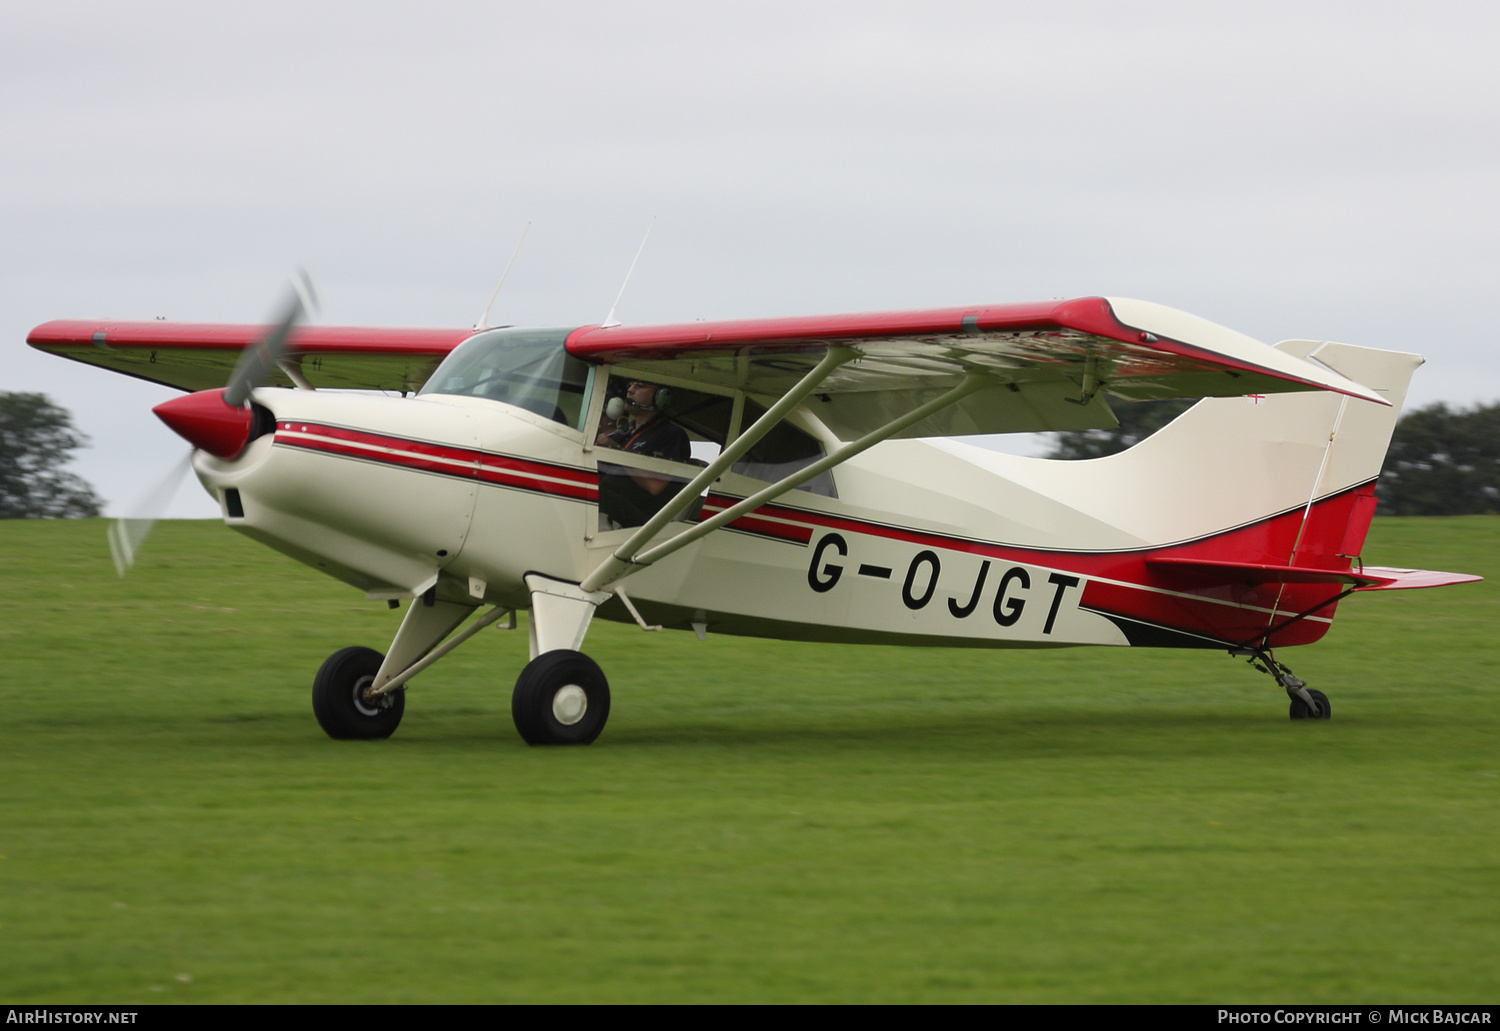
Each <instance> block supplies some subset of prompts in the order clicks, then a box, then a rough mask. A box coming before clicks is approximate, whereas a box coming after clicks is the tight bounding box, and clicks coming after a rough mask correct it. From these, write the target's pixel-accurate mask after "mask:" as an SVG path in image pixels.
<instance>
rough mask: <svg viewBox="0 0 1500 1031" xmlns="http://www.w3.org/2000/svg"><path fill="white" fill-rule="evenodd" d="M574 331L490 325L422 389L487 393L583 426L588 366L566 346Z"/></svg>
mask: <svg viewBox="0 0 1500 1031" xmlns="http://www.w3.org/2000/svg"><path fill="white" fill-rule="evenodd" d="M571 332H572V330H571V329H491V330H488V331H486V332H484V333H479V334H477V335H475V336H472V337H470V338H469V339H467V340H465V341H464V342H463V343H462V344H459V345H458V347H456V348H454V350H453V353H451V354H450V355H448V357H447V358H445V359H443V363H442V364H441V365H439V366H438V367H437V371H436V372H434V373H433V374H432V376H431V377H430V378H429V379H428V380H427V382H426V383H425V384H423V385H422V389H421V390H419V391H417V395H418V396H419V397H421V396H425V395H431V394H458V395H460V396H464V397H487V398H490V399H491V400H494V401H503V402H505V403H506V404H510V405H515V406H516V407H518V408H524V409H526V410H527V411H528V412H535V413H536V414H537V415H540V416H541V417H542V418H544V419H551V420H552V421H553V422H558V423H562V424H563V425H564V426H572V427H574V428H582V422H583V399H584V391H585V388H586V387H587V385H588V379H589V367H588V365H586V364H585V363H584V362H581V361H579V360H578V359H577V358H574V357H573V356H572V355H570V354H568V352H567V350H566V348H565V347H564V346H563V345H564V342H565V341H566V340H567V339H568V334H569V333H571Z"/></svg>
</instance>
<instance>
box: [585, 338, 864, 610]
mask: <svg viewBox="0 0 1500 1031" xmlns="http://www.w3.org/2000/svg"><path fill="white" fill-rule="evenodd" d="M858 357H859V352H857V351H852V350H850V349H849V348H847V347H830V348H829V349H828V353H827V354H825V355H824V356H823V359H822V361H820V362H818V364H817V365H815V366H813V367H812V368H811V369H809V370H808V372H807V375H805V376H803V377H802V379H801V380H800V381H799V382H798V383H797V385H796V386H795V387H793V388H792V389H791V390H788V391H787V392H786V393H785V394H783V395H782V396H781V399H780V400H779V401H777V402H776V403H775V404H774V405H772V406H771V407H770V409H768V410H767V411H766V414H765V415H762V416H761V417H760V418H759V419H757V420H755V424H754V425H753V426H751V427H750V428H749V429H748V430H745V431H744V432H743V433H741V434H740V435H739V436H738V437H736V438H734V440H733V442H731V443H730V445H729V446H728V447H726V448H725V449H724V450H723V451H721V452H719V456H718V457H717V458H715V459H714V460H713V461H712V462H710V463H708V467H707V468H705V469H704V470H703V471H702V472H700V473H699V474H698V475H697V476H694V477H693V479H692V481H691V482H690V483H688V485H687V486H686V487H683V488H682V490H680V491H678V492H677V496H676V497H674V498H673V499H672V500H671V501H669V502H667V504H666V505H664V506H663V507H662V509H661V510H660V511H659V512H657V513H656V514H655V515H654V516H652V517H651V518H650V519H649V520H647V521H646V525H645V526H642V527H641V528H640V529H639V530H637V531H635V533H633V534H631V535H630V538H629V539H628V540H627V541H625V543H623V544H621V545H620V546H619V547H618V548H616V549H615V550H614V552H613V553H612V554H611V555H610V556H609V557H608V558H607V559H605V560H604V561H603V562H601V563H599V566H598V568H597V569H595V570H594V571H593V572H592V573H590V574H589V575H588V576H587V577H586V578H585V579H584V581H583V582H582V583H581V584H579V585H578V586H579V587H581V588H582V589H583V590H585V591H597V590H600V589H602V587H603V586H604V585H605V584H610V583H614V582H615V581H616V580H619V579H621V578H622V577H624V576H627V575H628V574H629V573H631V572H634V570H632V569H631V568H630V567H631V566H632V565H636V563H634V562H632V561H631V558H630V556H632V555H634V554H635V553H636V551H637V550H639V549H640V548H642V547H644V546H645V545H647V544H649V543H650V542H651V541H652V540H653V539H654V538H655V537H656V536H657V534H659V533H661V531H662V530H663V529H665V528H666V526H667V525H668V524H669V523H671V521H672V520H673V519H676V518H677V516H679V515H680V514H681V513H683V512H684V511H686V510H687V507H688V506H689V505H691V504H692V503H693V502H694V501H696V500H697V499H698V496H699V495H700V494H702V493H703V491H704V490H705V489H706V488H707V487H708V485H709V484H711V483H713V482H714V481H715V480H717V479H718V478H719V477H720V476H722V475H723V474H724V471H725V470H727V469H728V468H729V467H730V466H732V465H733V464H734V463H735V462H738V461H739V460H740V458H741V456H743V455H744V453H745V452H746V451H749V450H750V449H751V448H752V447H754V446H755V445H756V444H757V443H758V442H759V441H760V439H761V438H762V437H764V436H765V435H766V434H767V433H770V432H771V430H773V429H774V428H775V427H776V424H777V423H779V422H781V420H782V419H784V418H786V416H787V413H788V412H790V411H791V410H792V409H793V408H795V407H797V405H799V404H801V403H802V402H803V401H804V400H806V399H807V397H808V395H809V394H811V393H812V392H813V391H814V390H817V389H818V385H819V384H821V383H822V382H823V381H824V380H825V379H827V378H828V376H829V375H830V374H831V373H832V372H833V370H835V369H837V368H838V367H839V366H840V365H843V364H845V363H846V362H851V361H853V360H854V359H855V358H858Z"/></svg>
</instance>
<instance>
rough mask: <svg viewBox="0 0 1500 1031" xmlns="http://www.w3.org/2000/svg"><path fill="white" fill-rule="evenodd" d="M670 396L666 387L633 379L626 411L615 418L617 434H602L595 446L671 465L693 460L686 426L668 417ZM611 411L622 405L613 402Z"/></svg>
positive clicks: (628, 388) (627, 388) (627, 395)
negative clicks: (667, 404)
mask: <svg viewBox="0 0 1500 1031" xmlns="http://www.w3.org/2000/svg"><path fill="white" fill-rule="evenodd" d="M666 395H667V390H666V388H664V387H662V386H659V385H657V384H655V383H645V382H642V381H641V380H631V381H630V383H629V384H627V385H626V387H625V397H624V402H625V405H624V408H625V410H624V411H623V412H622V413H620V414H619V415H617V416H616V417H615V418H616V428H615V430H614V432H612V433H602V432H601V433H600V434H599V436H598V438H597V439H596V440H595V443H596V444H598V445H599V446H600V447H611V448H617V449H619V450H621V451H634V452H635V453H636V454H639V455H650V456H651V457H653V458H665V459H667V460H668V461H670V462H686V461H687V460H688V459H689V458H690V457H692V448H691V447H690V446H689V444H688V437H687V434H686V433H685V432H683V429H682V427H681V426H678V425H677V424H676V423H674V422H671V421H670V420H669V419H668V418H667V414H666V412H665V411H664V409H665V408H666V403H665V401H666ZM610 408H618V406H616V405H615V404H614V403H613V402H611V404H610ZM610 414H614V413H613V412H611V413H610ZM652 493H656V492H655V491H653V492H652Z"/></svg>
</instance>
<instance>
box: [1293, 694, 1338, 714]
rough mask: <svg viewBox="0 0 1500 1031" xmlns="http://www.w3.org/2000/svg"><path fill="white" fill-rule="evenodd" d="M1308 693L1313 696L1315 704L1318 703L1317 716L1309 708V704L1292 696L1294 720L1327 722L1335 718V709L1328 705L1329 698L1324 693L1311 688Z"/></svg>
mask: <svg viewBox="0 0 1500 1031" xmlns="http://www.w3.org/2000/svg"><path fill="white" fill-rule="evenodd" d="M1307 693H1308V694H1310V695H1312V698H1313V701H1315V702H1317V703H1318V713H1317V715H1313V711H1312V710H1311V709H1309V708H1308V707H1307V703H1306V702H1304V701H1303V700H1302V699H1300V698H1298V697H1297V696H1296V695H1292V712H1291V716H1292V719H1294V720H1326V719H1330V718H1332V716H1333V709H1332V707H1331V706H1329V704H1328V696H1327V695H1326V694H1324V693H1323V692H1322V691H1317V690H1314V689H1313V688H1311V687H1309V688H1308V689H1307Z"/></svg>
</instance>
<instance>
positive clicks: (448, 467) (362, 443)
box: [276, 421, 599, 501]
mask: <svg viewBox="0 0 1500 1031" xmlns="http://www.w3.org/2000/svg"><path fill="white" fill-rule="evenodd" d="M276 443H277V444H280V445H283V446H286V447H295V448H301V449H303V450H307V451H319V452H322V453H324V454H333V455H342V456H346V457H349V458H360V459H365V460H367V461H373V462H381V463H383V464H386V465H396V466H400V467H402V468H405V469H417V470H421V471H423V472H432V473H438V474H441V475H444V476H458V477H463V478H472V479H477V480H482V481H483V482H485V483H494V484H498V485H501V486H506V487H518V488H521V489H523V490H531V491H535V492H537V493H541V494H553V495H558V496H561V497H566V498H572V499H574V500H578V501H597V500H598V498H599V487H598V479H597V477H596V476H595V475H594V474H593V473H592V472H590V471H588V470H586V469H576V468H574V467H572V466H566V465H552V464H550V463H545V462H533V461H530V460H528V459H524V458H515V457H512V456H510V455H500V454H494V453H492V452H488V451H480V450H478V449H476V448H463V447H454V446H452V445H450V444H436V443H432V442H430V441H421V440H410V439H407V438H404V437H391V436H386V435H384V434H380V433H367V432H365V431H363V430H353V429H346V428H344V427H341V426H324V425H321V424H318V423H302V422H295V421H292V422H280V423H277V426H276Z"/></svg>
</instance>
